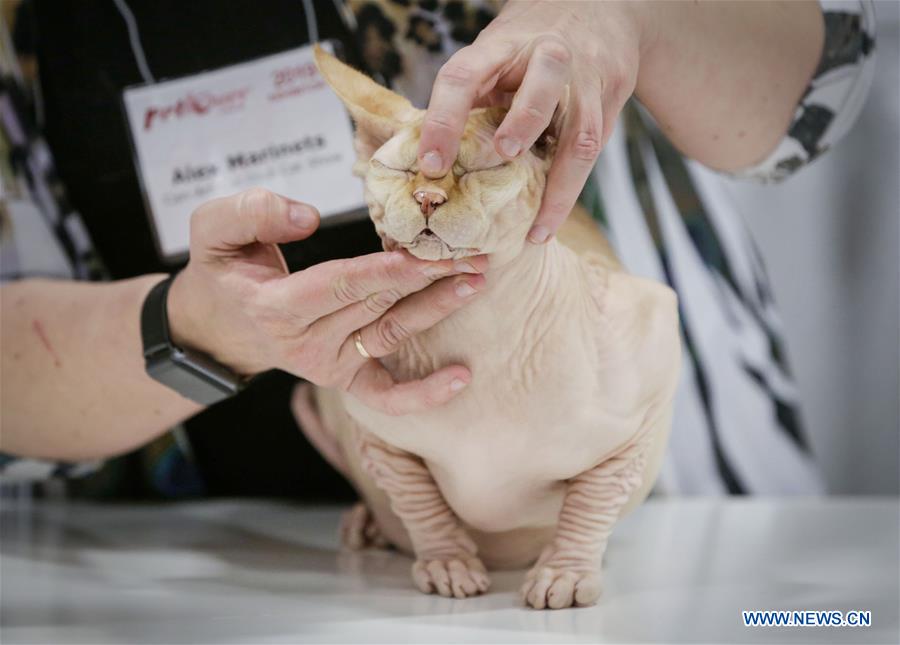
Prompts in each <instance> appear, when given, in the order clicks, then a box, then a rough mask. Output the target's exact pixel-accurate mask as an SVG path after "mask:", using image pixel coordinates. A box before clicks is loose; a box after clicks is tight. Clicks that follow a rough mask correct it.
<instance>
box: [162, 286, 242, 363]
mask: <svg viewBox="0 0 900 645" xmlns="http://www.w3.org/2000/svg"><path fill="white" fill-rule="evenodd" d="M190 282H191V277H190V274H189V273H188V272H187V270H183V271H180V272H179V273H177V274H176V275H175V276H174V277H173V278H172V284H171V285H170V286H169V295H168V301H167V303H166V309H167V312H168V321H169V337H170V338H171V339H172V344H174V345H175V346H176V347H178V348H180V349H190V350H193V351H196V352H202V353H204V354H206V355H208V356H211V357H212V358H215V359H216V360H217V361H218V362H220V363H223V364H224V363H225V361H223V360H222V357H221V356H220V355H219V354H220V352H217V351H216V343H215V336H216V334H215V330H214V329H212V326H211V324H210V323H211V320H212V317H211V316H208V315H206V314H205V313H204V311H205V310H206V309H207V308H206V307H204V306H203V304H202V294H201V293H200V292H199V290H198V289H193V288H192V287H191V284H190ZM201 320H205V321H206V322H205V324H203V325H201V323H200V321H201ZM225 366H226V367H228V368H229V369H233V368H232V366H231V365H227V364H226V365H225Z"/></svg>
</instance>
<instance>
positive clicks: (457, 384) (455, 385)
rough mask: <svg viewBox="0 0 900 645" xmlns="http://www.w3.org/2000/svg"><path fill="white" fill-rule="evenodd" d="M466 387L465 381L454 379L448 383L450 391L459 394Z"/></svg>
mask: <svg viewBox="0 0 900 645" xmlns="http://www.w3.org/2000/svg"><path fill="white" fill-rule="evenodd" d="M466 385H467V383H466V382H465V381H463V380H462V379H458V378H455V379H453V380H452V381H450V391H451V392H459V391H460V390H461V389H463V388H464V387H465V386H466Z"/></svg>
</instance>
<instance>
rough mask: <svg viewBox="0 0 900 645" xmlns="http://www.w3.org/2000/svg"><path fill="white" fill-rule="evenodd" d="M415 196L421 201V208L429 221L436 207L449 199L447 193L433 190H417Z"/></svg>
mask: <svg viewBox="0 0 900 645" xmlns="http://www.w3.org/2000/svg"><path fill="white" fill-rule="evenodd" d="M413 197H414V198H415V200H416V201H417V202H419V210H421V211H422V215H424V216H425V221H428V218H429V217H430V216H431V214H432V213H433V212H434V209H435V208H437V207H438V206H440V205H441V204H443V203H444V202H445V201H447V196H446V195H445V194H443V193H442V192H441V193H439V192H437V191H433V190H417V191H416V192H414V193H413Z"/></svg>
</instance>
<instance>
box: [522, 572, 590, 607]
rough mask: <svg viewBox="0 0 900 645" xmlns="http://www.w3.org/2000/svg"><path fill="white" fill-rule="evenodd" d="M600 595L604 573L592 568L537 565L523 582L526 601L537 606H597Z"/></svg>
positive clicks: (527, 603)
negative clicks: (590, 569)
mask: <svg viewBox="0 0 900 645" xmlns="http://www.w3.org/2000/svg"><path fill="white" fill-rule="evenodd" d="M599 597H600V576H599V575H597V573H595V572H593V571H589V570H581V569H579V570H577V571H576V570H571V569H566V568H563V567H553V566H547V565H537V566H535V567H534V568H533V569H532V570H531V571H529V572H528V577H527V578H526V579H525V584H523V585H522V600H524V601H525V604H526V605H530V606H531V607H534V608H535V609H564V608H566V607H585V606H588V605H593V604H594V603H596V602H597V598H599Z"/></svg>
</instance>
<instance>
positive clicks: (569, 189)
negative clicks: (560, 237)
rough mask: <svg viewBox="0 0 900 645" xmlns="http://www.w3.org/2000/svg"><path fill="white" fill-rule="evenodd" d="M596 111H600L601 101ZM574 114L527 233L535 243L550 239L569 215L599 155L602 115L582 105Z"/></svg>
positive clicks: (563, 136)
mask: <svg viewBox="0 0 900 645" xmlns="http://www.w3.org/2000/svg"><path fill="white" fill-rule="evenodd" d="M596 111H597V112H600V108H599V104H598V107H597V108H596ZM572 116H573V117H574V118H573V119H572V120H571V122H570V123H571V125H570V126H568V127H567V128H566V129H564V130H563V133H562V137H561V138H560V142H559V149H558V151H557V153H556V156H555V157H554V158H553V165H552V166H551V167H550V174H549V175H548V176H547V186H546V188H545V189H544V197H543V200H542V201H541V210H540V211H539V212H538V216H537V217H536V218H535V220H534V224H533V225H532V227H531V230H530V231H529V232H528V241H529V242H532V243H534V244H543V243H544V242H546V241H547V240H549V239H550V238H551V237H552V236H553V235H554V234H555V233H556V229H558V228H559V227H560V226H561V225H562V223H563V222H564V221H565V220H566V218H567V217H568V216H569V213H570V212H571V211H572V207H573V206H574V205H575V201H576V200H577V199H578V195H579V194H580V193H581V189H582V188H584V184H585V182H586V181H587V179H588V177H589V176H590V174H591V171H592V170H593V168H594V162H596V161H597V155H599V154H600V148H601V139H600V137H601V132H602V129H601V127H600V124H599V123H598V122H599V121H600V120H601V119H602V118H603V116H602V115H599V116H595V115H594V114H593V113H592V112H591V111H590V110H586V109H584V106H583V105H582V106H581V109H579V110H578V112H577V113H576V114H573V115H572Z"/></svg>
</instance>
